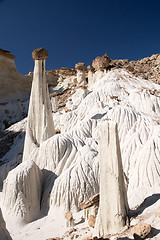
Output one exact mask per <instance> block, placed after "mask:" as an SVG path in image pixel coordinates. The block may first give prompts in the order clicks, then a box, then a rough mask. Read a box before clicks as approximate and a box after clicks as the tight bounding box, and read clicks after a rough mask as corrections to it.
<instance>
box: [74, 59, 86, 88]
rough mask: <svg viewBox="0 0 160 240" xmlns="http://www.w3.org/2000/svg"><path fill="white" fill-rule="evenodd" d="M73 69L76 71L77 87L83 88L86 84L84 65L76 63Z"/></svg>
mask: <svg viewBox="0 0 160 240" xmlns="http://www.w3.org/2000/svg"><path fill="white" fill-rule="evenodd" d="M75 68H76V70H77V82H78V85H79V86H82V87H83V86H85V85H86V84H87V82H86V76H85V64H84V63H81V62H80V63H77V64H76V65H75Z"/></svg>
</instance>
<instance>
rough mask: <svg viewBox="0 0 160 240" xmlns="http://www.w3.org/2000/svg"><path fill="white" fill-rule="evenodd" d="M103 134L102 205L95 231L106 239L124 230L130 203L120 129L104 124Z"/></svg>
mask: <svg viewBox="0 0 160 240" xmlns="http://www.w3.org/2000/svg"><path fill="white" fill-rule="evenodd" d="M99 131H100V132H99V133H100V135H99V163H100V205H99V210H98V216H97V220H96V226H95V228H96V234H97V235H98V236H100V237H105V236H107V235H108V234H116V233H119V232H121V231H122V230H123V229H124V226H125V224H126V217H127V213H128V202H127V193H126V188H125V184H124V177H123V167H122V160H121V151H120V145H119V138H118V130H117V125H116V124H115V123H114V122H106V121H104V122H102V123H101V124H100V126H99Z"/></svg>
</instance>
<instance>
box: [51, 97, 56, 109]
mask: <svg viewBox="0 0 160 240" xmlns="http://www.w3.org/2000/svg"><path fill="white" fill-rule="evenodd" d="M51 106H52V111H53V112H56V111H57V109H58V102H57V96H54V97H52V98H51Z"/></svg>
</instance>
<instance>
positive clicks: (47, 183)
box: [41, 169, 57, 215]
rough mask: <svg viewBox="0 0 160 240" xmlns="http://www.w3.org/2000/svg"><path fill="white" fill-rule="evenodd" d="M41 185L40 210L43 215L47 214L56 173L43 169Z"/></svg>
mask: <svg viewBox="0 0 160 240" xmlns="http://www.w3.org/2000/svg"><path fill="white" fill-rule="evenodd" d="M42 175H43V186H42V196H41V211H42V212H43V214H44V215H47V213H48V211H49V197H50V193H51V191H52V188H53V185H54V182H55V179H56V178H57V175H56V174H55V173H53V172H52V171H49V170H46V169H43V170H42Z"/></svg>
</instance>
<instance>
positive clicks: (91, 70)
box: [87, 65, 94, 88]
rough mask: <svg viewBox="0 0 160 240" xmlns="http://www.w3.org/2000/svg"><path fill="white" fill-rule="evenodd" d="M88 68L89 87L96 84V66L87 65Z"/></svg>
mask: <svg viewBox="0 0 160 240" xmlns="http://www.w3.org/2000/svg"><path fill="white" fill-rule="evenodd" d="M87 69H88V88H90V87H92V86H93V84H94V77H93V74H94V67H92V66H91V65H89V66H87Z"/></svg>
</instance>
